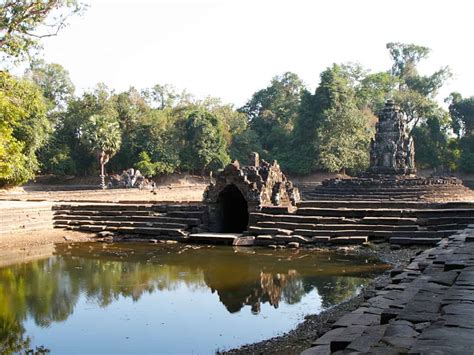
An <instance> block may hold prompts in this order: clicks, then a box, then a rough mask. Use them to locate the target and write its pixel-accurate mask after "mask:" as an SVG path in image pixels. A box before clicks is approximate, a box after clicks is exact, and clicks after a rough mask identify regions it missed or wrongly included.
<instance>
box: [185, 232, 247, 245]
mask: <svg viewBox="0 0 474 355" xmlns="http://www.w3.org/2000/svg"><path fill="white" fill-rule="evenodd" d="M241 237H242V234H241V233H193V234H190V235H189V236H188V238H187V239H186V241H187V242H189V243H202V244H217V245H233V244H234V243H235V242H236V240H237V239H239V238H241ZM249 240H250V239H249ZM252 244H253V243H252Z"/></svg>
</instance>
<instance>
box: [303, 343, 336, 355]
mask: <svg viewBox="0 0 474 355" xmlns="http://www.w3.org/2000/svg"><path fill="white" fill-rule="evenodd" d="M330 354H331V347H330V346H329V345H319V346H313V347H312V348H309V349H306V350H305V351H303V352H302V353H301V355H330Z"/></svg>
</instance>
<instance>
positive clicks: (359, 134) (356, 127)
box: [315, 64, 372, 172]
mask: <svg viewBox="0 0 474 355" xmlns="http://www.w3.org/2000/svg"><path fill="white" fill-rule="evenodd" d="M315 101H316V102H318V103H319V105H318V106H317V107H318V114H317V115H318V120H319V121H320V124H319V127H318V129H317V145H318V150H319V159H318V163H319V166H320V167H322V168H324V169H327V170H329V171H332V172H339V171H341V170H342V171H344V170H346V169H350V170H352V171H357V170H362V169H364V168H366V167H367V166H368V161H369V156H368V150H369V149H368V148H369V142H370V137H371V134H372V132H371V130H370V126H369V116H368V115H367V114H366V113H365V112H363V111H361V110H359V108H358V107H357V103H356V99H355V92H354V90H353V88H352V87H351V86H350V83H349V81H348V78H347V76H346V75H345V73H344V71H343V68H341V67H340V66H338V65H336V64H334V65H333V66H332V67H331V68H328V69H327V70H326V71H324V72H323V73H322V74H321V84H320V85H319V87H318V89H317V90H316V94H315Z"/></svg>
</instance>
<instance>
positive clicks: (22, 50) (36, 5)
mask: <svg viewBox="0 0 474 355" xmlns="http://www.w3.org/2000/svg"><path fill="white" fill-rule="evenodd" d="M84 8H85V7H84V5H82V4H80V3H79V2H78V1H76V0H4V1H3V2H2V4H0V29H1V31H0V52H2V53H3V55H4V56H6V57H13V58H17V59H23V58H24V57H25V56H27V55H29V54H30V52H31V50H32V49H37V48H39V40H40V39H41V38H44V37H51V36H55V35H57V34H58V32H59V31H60V30H61V29H62V28H64V27H65V26H66V25H67V20H68V18H69V17H70V16H72V15H74V14H78V13H80V12H81V11H82V10H83V9H84Z"/></svg>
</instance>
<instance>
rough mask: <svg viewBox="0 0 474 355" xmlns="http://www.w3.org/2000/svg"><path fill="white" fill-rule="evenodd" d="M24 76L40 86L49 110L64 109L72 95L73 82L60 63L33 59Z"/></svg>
mask: <svg viewBox="0 0 474 355" xmlns="http://www.w3.org/2000/svg"><path fill="white" fill-rule="evenodd" d="M25 76H26V77H27V78H28V79H30V80H31V81H33V82H34V83H35V84H36V85H37V86H38V87H40V88H41V90H42V92H43V97H44V98H45V99H46V101H47V103H48V108H49V110H50V111H58V110H60V111H62V110H64V109H65V108H66V107H67V103H68V101H69V100H70V99H71V98H72V97H73V95H74V90H75V87H74V84H73V83H72V81H71V78H70V77H69V73H68V71H67V70H65V69H64V68H63V67H62V66H61V65H60V64H55V63H46V62H45V61H44V60H34V61H32V62H31V63H30V68H29V69H28V70H27V72H26V75H25Z"/></svg>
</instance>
